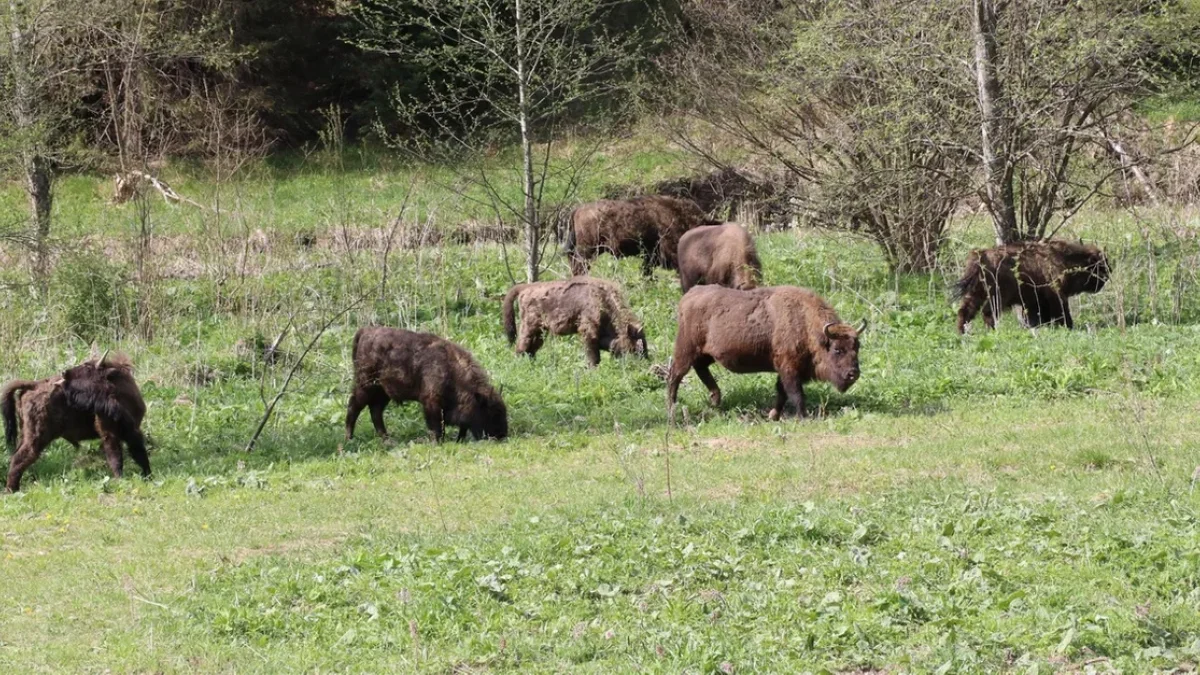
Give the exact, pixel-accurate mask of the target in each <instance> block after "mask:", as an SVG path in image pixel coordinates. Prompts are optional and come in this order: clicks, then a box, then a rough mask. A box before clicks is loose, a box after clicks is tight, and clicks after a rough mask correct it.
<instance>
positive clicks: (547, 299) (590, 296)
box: [504, 277, 647, 368]
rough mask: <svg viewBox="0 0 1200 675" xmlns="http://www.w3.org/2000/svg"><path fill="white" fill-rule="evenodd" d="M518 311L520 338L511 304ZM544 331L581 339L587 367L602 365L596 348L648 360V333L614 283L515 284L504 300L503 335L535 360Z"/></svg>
mask: <svg viewBox="0 0 1200 675" xmlns="http://www.w3.org/2000/svg"><path fill="white" fill-rule="evenodd" d="M514 304H517V305H518V307H519V309H520V311H521V331H520V339H519V340H518V339H517V321H516V316H515V311H514V307H513V305H514ZM546 333H550V334H552V335H571V334H574V333H579V334H580V335H581V336H583V346H584V351H585V352H586V353H587V362H588V366H589V367H592V368H594V367H596V366H597V365H599V363H600V350H602V349H603V350H606V351H608V352H610V353H611V354H612V355H613V356H624V355H625V354H637V355H638V356H642V357H645V356H647V351H646V333H645V331H644V330H642V324H641V322H640V321H638V320H637V318H636V317H634V315H633V312H632V311H631V310H630V309H629V305H628V304H626V302H625V298H623V297H622V296H621V289H620V288H619V287H618V286H617V285H616V284H614V283H612V282H609V281H604V280H602V279H593V278H591V277H573V278H571V279H567V280H565V281H541V282H538V283H533V284H517V285H516V286H513V287H512V289H510V290H509V291H508V294H507V295H505V296H504V334H505V335H506V336H507V337H508V343H509V344H513V343H514V342H515V343H516V345H517V353H518V354H528V355H529V356H530V357H533V356H535V355H536V354H537V351H538V350H539V349H541V347H542V343H543V341H544V340H545V335H546Z"/></svg>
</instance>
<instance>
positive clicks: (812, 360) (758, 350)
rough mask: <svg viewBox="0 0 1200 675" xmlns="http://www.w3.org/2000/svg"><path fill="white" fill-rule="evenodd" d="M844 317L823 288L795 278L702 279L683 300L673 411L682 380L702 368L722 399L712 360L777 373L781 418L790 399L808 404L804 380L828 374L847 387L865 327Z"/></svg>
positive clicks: (800, 410)
mask: <svg viewBox="0 0 1200 675" xmlns="http://www.w3.org/2000/svg"><path fill="white" fill-rule="evenodd" d="M866 327H867V323H866V321H863V323H862V325H861V326H860V327H858V328H855V327H853V326H850V325H848V324H845V323H843V322H842V320H841V319H839V318H838V315H837V313H836V312H834V311H833V308H832V307H830V306H829V304H828V303H827V302H825V301H824V300H823V299H821V297H820V296H818V295H817V294H816V293H813V292H812V291H810V290H808V289H805V288H797V287H795V286H770V287H766V288H757V289H753V290H749V291H739V290H735V289H730V288H723V287H720V286H698V287H696V288H693V289H692V290H690V291H688V292H687V294H686V295H684V296H683V299H682V300H681V301H680V302H679V334H678V336H677V337H676V339H675V355H674V358H673V359H672V361H671V368H670V371H669V373H668V376H667V409H668V412H669V413H670V415H671V417H672V419H673V418H674V409H675V401H676V397H677V395H678V392H679V383H680V382H681V381H682V380H683V378H684V376H685V375H687V372H688V370H690V369H693V368H694V369H695V371H696V375H698V376H699V377H700V381H701V382H703V383H704V386H705V387H707V388H708V391H709V400H710V401H711V402H712V404H713V405H714V406H719V405H720V404H721V390H720V389H719V388H717V381H716V379H714V378H713V375H712V372H711V371H709V366H711V365H712V364H713V363H719V364H721V365H722V366H724V367H725V368H726V369H728V370H729V371H731V372H734V373H776V374H777V375H778V377H776V379H775V407H774V408H773V409H772V410H771V413H770V418H771V419H778V418H779V417H780V416H781V415H783V413H784V408H785V405H786V404H788V403H791V404H792V405H793V406H794V408H795V411H796V415H797V416H799V417H804V416H805V415H806V414H807V412H806V409H805V400H804V384H805V383H806V382H809V381H812V380H822V381H825V382H829V383H830V384H832V385H833V386H834V387H835V388H836V389H837V390H838V391H839V392H844V391H846V390H847V389H849V388H850V387H851V385H853V384H854V383H855V382H857V381H858V378H859V376H860V374H861V373H860V371H859V367H858V349H859V338H860V336H861V335H862V333H863V332H864V331H865V330H866Z"/></svg>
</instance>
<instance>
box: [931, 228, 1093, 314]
mask: <svg viewBox="0 0 1200 675" xmlns="http://www.w3.org/2000/svg"><path fill="white" fill-rule="evenodd" d="M1111 271H1112V270H1111V268H1110V267H1109V264H1108V258H1106V257H1105V255H1104V252H1103V251H1101V250H1100V249H1099V248H1097V247H1095V246H1091V245H1088V244H1084V243H1083V242H1082V241H1081V242H1080V243H1078V244H1075V243H1072V242H1069V241H1061V240H1057V239H1054V240H1050V241H1035V242H1023V243H1019V244H1007V245H1005V246H997V247H995V248H989V249H981V250H975V251H971V253H970V255H968V256H967V266H966V270H964V272H963V276H962V278H961V279H959V280H958V283H956V284H955V288H954V290H955V296H956V297H958V298H961V299H962V304H961V305H960V306H959V309H958V332H959V333H963V332H965V330H966V326H967V324H968V323H970V322H971V321H972V320H973V319H974V318H975V316H976V314H978V313H979V312H980V310H982V311H983V322H984V323H985V324H987V327H988V328H995V327H996V319H997V318H998V317H999V316H1000V314H1001V313H1002V312H1003V311H1004V310H1005V309H1008V308H1009V307H1012V306H1015V305H1019V306H1020V307H1021V309H1022V311H1023V312H1024V314H1025V323H1026V324H1027V325H1028V326H1029V327H1031V328H1036V327H1037V326H1043V325H1051V326H1054V325H1063V326H1066V327H1067V328H1074V327H1075V321H1074V319H1072V317H1071V304H1070V298H1071V296H1073V295H1079V294H1080V293H1098V292H1100V290H1101V289H1103V288H1104V284H1105V283H1106V282H1107V281H1108V277H1109V275H1110V274H1111Z"/></svg>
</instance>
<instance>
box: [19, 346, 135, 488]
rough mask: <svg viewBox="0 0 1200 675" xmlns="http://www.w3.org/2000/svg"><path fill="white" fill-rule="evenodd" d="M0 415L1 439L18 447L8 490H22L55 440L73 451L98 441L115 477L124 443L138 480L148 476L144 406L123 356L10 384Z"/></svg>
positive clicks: (100, 358)
mask: <svg viewBox="0 0 1200 675" xmlns="http://www.w3.org/2000/svg"><path fill="white" fill-rule="evenodd" d="M0 413H2V414H3V417H4V435H5V439H6V440H7V442H8V445H9V447H15V448H16V452H15V453H14V454H13V456H12V460H11V461H10V462H9V466H8V481H7V482H6V484H5V487H6V489H7V490H9V491H10V492H16V491H17V490H19V489H20V487H21V476H22V474H24V473H25V470H26V469H28V468H29V467H30V465H32V464H33V463H34V462H36V461H37V460H38V458H39V457H41V455H42V452H43V451H45V449H46V447H47V446H49V445H50V443H51V442H53V441H54V440H55V439H58V438H62V439H66V440H67V441H69V442H70V443H72V444H73V445H75V446H76V447H78V446H79V443H80V442H81V441H87V440H93V439H100V445H101V447H102V448H103V450H104V456H105V459H107V461H108V467H109V469H110V470H111V471H112V474H113V476H115V477H118V478H119V477H121V475H122V470H123V468H124V454H123V452H122V449H121V444H122V443H124V444H125V446H126V447H127V448H128V450H129V455H130V456H131V457H133V461H135V462H137V465H138V467H139V468H141V470H142V476H144V477H149V476H150V457H149V456H148V455H147V454H146V439H145V437H144V436H143V435H142V429H141V427H142V419H143V418H144V417H145V416H146V403H145V402H144V401H143V400H142V393H141V391H140V390H139V389H138V386H137V382H136V381H134V379H133V365H132V364H131V363H130V362H129V360H128V359H127V358H125V357H124V356H120V355H113V356H109V355H107V354H106V355H104V356H101V357H99V358H96V359H92V360H89V361H85V362H84V363H82V364H80V365H78V366H75V367H74V368H71V369H69V370H67V371H66V372H64V373H62V375H59V376H57V377H52V378H47V379H44V380H37V381H29V380H16V381H13V382H9V383H8V384H7V385H5V387H4V389H3V391H0ZM18 420H19V425H18ZM18 435H19V436H20V443H18V442H17V441H18Z"/></svg>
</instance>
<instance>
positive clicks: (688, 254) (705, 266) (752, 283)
mask: <svg viewBox="0 0 1200 675" xmlns="http://www.w3.org/2000/svg"><path fill="white" fill-rule="evenodd" d="M761 282H762V263H761V262H759V260H758V250H757V249H755V248H754V238H753V237H751V236H750V233H749V232H747V231H746V228H744V227H742V226H741V225H738V224H737V223H725V224H724V225H704V226H701V227H697V228H695V229H693V230H688V231H687V232H685V233H684V235H683V236H682V237H680V238H679V283H680V285H681V286H682V287H683V292H684V293H687V292H688V290H689V289H691V287H692V286H696V285H700V284H715V285H717V286H727V287H729V288H737V289H739V290H743V291H746V290H750V289H751V288H756V287H757V286H758V285H759V283H761Z"/></svg>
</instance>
